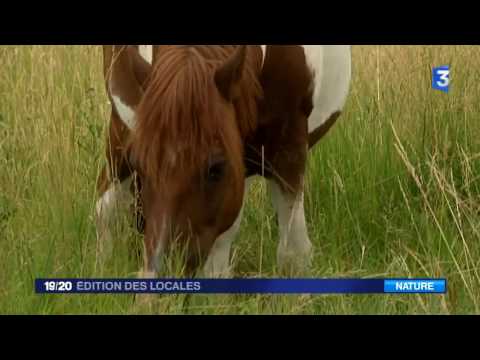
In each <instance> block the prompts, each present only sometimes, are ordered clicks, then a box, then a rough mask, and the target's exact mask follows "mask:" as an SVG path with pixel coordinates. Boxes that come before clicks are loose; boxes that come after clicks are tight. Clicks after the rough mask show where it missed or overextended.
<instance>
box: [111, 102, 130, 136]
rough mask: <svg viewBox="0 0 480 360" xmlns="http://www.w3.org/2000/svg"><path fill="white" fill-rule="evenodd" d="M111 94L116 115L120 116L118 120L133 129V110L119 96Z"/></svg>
mask: <svg viewBox="0 0 480 360" xmlns="http://www.w3.org/2000/svg"><path fill="white" fill-rule="evenodd" d="M111 94H112V100H113V104H114V105H115V109H116V110H117V113H118V116H120V120H122V122H123V123H124V124H125V125H126V126H127V127H128V128H129V129H130V130H133V128H134V127H135V111H134V110H133V109H132V108H131V107H130V106H128V105H127V104H125V103H124V102H123V101H122V99H120V97H118V96H117V95H113V93H111Z"/></svg>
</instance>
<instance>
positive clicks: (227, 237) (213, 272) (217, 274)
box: [203, 177, 254, 278]
mask: <svg viewBox="0 0 480 360" xmlns="http://www.w3.org/2000/svg"><path fill="white" fill-rule="evenodd" d="M253 179H254V178H253V177H250V178H248V179H246V180H245V192H244V196H243V206H242V208H241V210H240V212H239V214H238V216H237V219H236V220H235V222H234V223H233V225H232V226H231V227H230V229H228V230H227V231H226V232H224V233H223V234H222V235H220V236H219V237H218V238H217V240H216V241H215V243H214V245H213V247H212V249H211V251H210V254H209V256H208V259H207V261H206V263H205V265H204V268H203V274H204V276H205V277H207V278H228V277H230V275H231V269H230V250H231V247H232V242H233V240H235V238H236V236H237V234H238V231H239V230H240V225H241V223H242V217H243V209H244V207H245V201H246V197H247V195H248V189H249V188H250V185H251V183H252V181H253Z"/></svg>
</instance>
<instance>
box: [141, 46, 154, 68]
mask: <svg viewBox="0 0 480 360" xmlns="http://www.w3.org/2000/svg"><path fill="white" fill-rule="evenodd" d="M138 52H139V53H140V56H141V57H143V58H144V60H145V61H146V62H148V63H149V64H150V65H151V64H152V62H153V46H152V45H140V46H139V47H138Z"/></svg>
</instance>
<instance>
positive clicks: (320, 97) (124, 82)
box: [97, 45, 351, 277]
mask: <svg viewBox="0 0 480 360" xmlns="http://www.w3.org/2000/svg"><path fill="white" fill-rule="evenodd" d="M104 73H105V79H106V84H107V90H108V94H109V97H110V100H111V103H112V115H111V126H110V132H109V138H108V144H109V146H108V148H107V159H108V165H107V166H106V167H105V168H104V170H103V172H102V174H101V176H100V178H99V180H98V190H99V195H100V198H99V200H98V203H97V231H98V240H99V252H100V255H103V256H105V254H106V255H108V253H109V252H110V251H111V243H110V242H111V235H110V231H109V229H108V227H109V224H110V221H111V220H112V217H113V215H114V212H115V210H116V208H117V206H118V204H119V201H120V199H127V200H128V199H129V198H130V199H132V198H131V194H132V189H133V188H134V185H136V186H138V187H139V189H140V191H139V193H140V195H141V196H140V202H141V206H142V214H143V219H144V227H143V228H142V230H143V231H144V235H145V260H144V261H145V264H144V274H143V275H144V276H145V277H151V276H156V275H157V274H158V273H159V271H160V270H161V269H160V267H161V266H160V264H161V261H160V259H161V257H162V255H165V254H167V252H168V251H169V249H170V248H171V247H172V244H174V243H175V244H176V245H180V246H182V247H183V249H185V252H186V255H187V265H188V268H189V269H191V270H193V269H197V268H198V266H200V265H202V264H203V265H204V275H206V276H212V277H224V276H228V275H229V271H230V260H229V256H230V248H231V244H232V240H233V239H234V238H235V235H236V233H237V232H238V230H239V226H240V222H241V218H242V211H243V204H244V194H246V192H247V189H248V184H249V182H250V180H251V178H252V177H253V176H255V175H264V176H265V178H266V179H267V181H268V184H269V187H270V190H271V191H270V192H271V195H272V199H273V204H274V207H275V209H276V211H277V214H278V222H279V230H280V242H279V246H278V252H277V260H278V265H279V266H280V268H284V269H287V270H289V271H296V270H304V269H305V268H306V267H307V266H308V264H309V261H310V255H311V251H312V245H311V242H310V240H309V237H308V234H307V227H306V221H305V214H304V174H305V169H306V161H307V154H308V151H309V149H310V148H311V147H312V146H314V145H315V144H316V143H317V142H318V141H319V140H320V139H321V138H322V137H323V136H324V135H325V134H326V133H327V132H328V130H329V129H330V128H331V127H332V125H333V124H334V123H335V121H336V120H337V118H338V116H339V115H340V113H341V111H342V109H343V107H344V105H345V102H346V99H347V96H348V92H349V87H350V80H351V49H350V46H348V45H345V46H344V45H331V46H330V45H328V46H327V45H288V46H287V45H285V46H280V45H278V46H277V45H275V46H274V45H268V46H267V45H198V46H194V45H184V46H173V45H159V46H150V45H140V46H119V45H115V46H104ZM133 174H137V175H138V176H136V177H135V178H137V179H138V183H136V184H133V181H132V179H133V178H134V177H133ZM108 249H110V250H108Z"/></svg>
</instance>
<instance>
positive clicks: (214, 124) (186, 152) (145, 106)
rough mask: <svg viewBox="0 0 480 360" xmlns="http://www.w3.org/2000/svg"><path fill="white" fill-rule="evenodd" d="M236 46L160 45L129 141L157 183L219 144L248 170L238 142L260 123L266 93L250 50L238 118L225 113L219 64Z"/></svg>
mask: <svg viewBox="0 0 480 360" xmlns="http://www.w3.org/2000/svg"><path fill="white" fill-rule="evenodd" d="M234 50H235V46H208V45H205V46H165V47H164V48H163V49H161V50H160V52H159V54H158V58H157V59H156V61H155V64H154V66H153V69H152V75H151V79H150V83H149V86H148V88H147V90H146V92H145V94H144V96H143V99H142V101H141V103H140V104H139V106H138V109H137V125H136V128H135V129H134V131H133V132H132V138H131V141H130V147H131V149H132V150H133V153H134V156H135V161H136V162H138V165H139V166H140V167H141V169H142V171H144V172H145V175H146V176H148V177H149V178H150V179H151V180H152V181H154V182H155V183H160V182H161V180H162V179H163V178H164V177H165V176H166V175H167V174H168V173H172V172H173V171H175V170H178V169H185V168H187V169H188V168H190V169H193V168H194V166H195V165H196V164H197V166H198V164H199V163H203V162H205V161H206V157H207V156H208V152H209V150H211V149H212V147H213V146H215V145H217V146H221V147H222V148H223V149H224V150H225V151H226V153H227V156H228V157H229V158H230V159H231V160H232V161H233V162H234V168H235V169H237V170H238V169H242V170H243V166H242V164H241V163H242V162H243V154H239V153H238V152H239V151H238V149H241V148H242V146H241V143H239V142H241V141H242V140H243V139H245V138H246V137H247V136H248V135H249V134H252V132H253V131H254V130H255V129H256V127H257V115H258V114H257V102H258V99H259V97H260V96H261V87H260V85H259V82H258V72H259V66H258V64H257V63H258V61H257V60H256V59H255V57H253V55H252V54H251V53H250V52H247V60H246V66H245V71H244V76H243V79H242V81H241V84H240V96H239V97H238V100H237V101H236V103H234V106H235V110H236V114H237V124H228V123H227V121H228V119H224V118H222V113H221V112H220V111H219V109H220V107H219V106H220V105H219V104H218V100H217V98H218V97H214V96H213V94H214V91H217V90H216V86H215V81H214V73H215V70H216V69H218V67H219V66H221V65H223V64H224V63H225V62H226V61H227V59H228V58H229V56H230V55H232V54H233V52H234ZM166 149H169V151H166ZM172 149H174V153H172ZM172 159H174V161H173V160H172ZM160 176H162V178H160Z"/></svg>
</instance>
